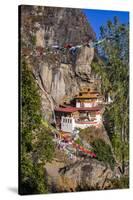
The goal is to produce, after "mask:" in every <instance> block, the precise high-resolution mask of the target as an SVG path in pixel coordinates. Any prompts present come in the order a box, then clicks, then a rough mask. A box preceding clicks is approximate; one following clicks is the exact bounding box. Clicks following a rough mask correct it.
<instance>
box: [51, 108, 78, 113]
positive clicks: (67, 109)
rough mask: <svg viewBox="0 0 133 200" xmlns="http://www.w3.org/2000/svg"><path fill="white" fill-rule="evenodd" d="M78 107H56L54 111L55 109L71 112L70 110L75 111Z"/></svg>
mask: <svg viewBox="0 0 133 200" xmlns="http://www.w3.org/2000/svg"><path fill="white" fill-rule="evenodd" d="M77 110H78V109H77V108H76V107H66V108H60V107H59V108H57V109H55V111H57V112H70V113H72V112H76V111H77Z"/></svg>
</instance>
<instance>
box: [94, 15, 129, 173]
mask: <svg viewBox="0 0 133 200" xmlns="http://www.w3.org/2000/svg"><path fill="white" fill-rule="evenodd" d="M109 36H111V37H112V39H109V40H106V41H105V42H104V43H103V44H102V46H101V47H100V49H99V52H100V55H101V59H99V60H98V61H97V62H94V63H93V65H92V68H93V71H94V72H95V73H97V74H98V75H99V76H100V77H101V80H102V92H103V94H104V95H105V98H107V97H108V96H109V95H110V96H111V98H112V100H113V102H112V104H111V105H110V106H107V108H106V110H105V113H104V119H105V123H104V124H105V128H106V130H107V132H108V134H109V136H110V139H111V142H112V145H113V148H114V153H115V155H116V158H117V160H118V162H120V163H121V164H122V171H123V173H124V171H125V162H126V161H128V154H129V150H128V148H129V95H128V94H129V85H128V84H129V58H128V54H129V52H128V45H129V41H128V38H129V26H128V25H127V24H120V22H119V20H118V18H117V17H115V18H114V21H113V22H111V21H108V22H107V25H106V26H102V27H101V38H105V37H109Z"/></svg>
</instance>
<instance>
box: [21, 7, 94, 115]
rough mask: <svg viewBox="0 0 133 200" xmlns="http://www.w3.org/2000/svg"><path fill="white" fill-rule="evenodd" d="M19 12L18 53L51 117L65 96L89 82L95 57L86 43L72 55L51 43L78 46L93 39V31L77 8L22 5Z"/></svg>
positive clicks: (45, 113)
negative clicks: (35, 83)
mask: <svg viewBox="0 0 133 200" xmlns="http://www.w3.org/2000/svg"><path fill="white" fill-rule="evenodd" d="M21 13H22V15H21V47H22V51H21V55H22V56H24V57H25V59H26V60H27V62H28V64H29V66H30V67H31V69H32V71H33V73H34V76H35V79H36V81H37V83H38V85H39V87H40V89H41V90H40V92H41V96H42V109H43V113H44V117H45V118H46V119H51V116H52V112H51V111H52V109H54V107H55V106H56V105H59V104H60V103H62V102H63V100H64V99H63V98H64V96H67V97H72V96H74V95H75V94H77V93H78V92H79V90H80V87H81V86H87V85H88V84H89V81H90V78H91V62H92V60H93V57H94V49H93V48H88V47H86V46H84V47H82V48H81V49H79V50H78V52H77V53H76V54H75V55H72V54H70V53H69V51H65V52H64V51H53V50H51V46H52V45H55V44H58V45H59V46H64V44H73V45H80V44H83V43H85V42H88V41H89V40H90V39H92V40H94V39H95V33H94V32H93V30H92V28H91V26H90V24H89V23H88V21H87V19H86V17H85V16H84V14H83V13H82V11H81V10H80V9H70V8H69V9H68V8H50V7H36V6H22V7H21Z"/></svg>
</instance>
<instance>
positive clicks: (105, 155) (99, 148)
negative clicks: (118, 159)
mask: <svg viewBox="0 0 133 200" xmlns="http://www.w3.org/2000/svg"><path fill="white" fill-rule="evenodd" d="M91 145H92V146H93V148H94V152H95V153H96V156H97V157H96V158H97V159H98V160H99V161H103V162H104V163H105V164H109V165H110V167H111V169H113V168H114V165H115V159H114V157H113V154H112V151H111V148H110V146H109V145H108V144H106V143H105V142H104V141H103V140H101V139H97V140H95V141H94V142H93V143H92V144H91Z"/></svg>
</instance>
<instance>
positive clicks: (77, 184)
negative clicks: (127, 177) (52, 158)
mask: <svg viewBox="0 0 133 200" xmlns="http://www.w3.org/2000/svg"><path fill="white" fill-rule="evenodd" d="M51 165H52V164H51ZM54 166H55V169H54V170H55V171H56V172H54V173H53V170H51V169H50V166H46V170H47V173H48V175H49V186H50V188H51V192H71V191H73V192H74V191H82V190H96V189H98V190H101V189H108V188H113V185H112V181H111V180H112V179H115V178H119V177H120V176H121V173H120V171H119V169H118V168H115V169H114V171H112V170H111V169H110V167H109V166H106V165H105V164H104V163H102V162H100V161H98V160H95V159H91V158H88V159H85V160H83V161H77V162H76V163H74V164H71V165H68V166H65V167H63V168H61V164H60V165H57V164H55V163H54ZM58 167H60V168H58Z"/></svg>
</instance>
